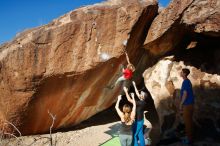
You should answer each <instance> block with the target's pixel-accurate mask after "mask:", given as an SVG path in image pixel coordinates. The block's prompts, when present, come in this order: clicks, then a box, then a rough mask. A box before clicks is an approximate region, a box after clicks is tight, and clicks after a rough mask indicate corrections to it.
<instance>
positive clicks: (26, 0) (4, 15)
mask: <svg viewBox="0 0 220 146" xmlns="http://www.w3.org/2000/svg"><path fill="white" fill-rule="evenodd" d="M101 1H104V0H0V19H1V21H0V44H2V43H4V42H6V41H9V40H11V39H12V38H13V37H14V36H15V35H16V33H18V32H21V31H23V30H25V29H27V28H33V27H37V26H40V25H42V24H47V23H49V22H50V21H51V20H53V19H55V18H57V17H59V16H61V15H63V14H65V13H67V12H69V11H71V10H73V9H75V8H78V7H80V6H84V5H89V4H94V3H98V2H101ZM169 1H170V0H159V3H160V5H162V6H164V7H165V6H166V5H167V4H168V3H169Z"/></svg>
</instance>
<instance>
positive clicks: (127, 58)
mask: <svg viewBox="0 0 220 146" xmlns="http://www.w3.org/2000/svg"><path fill="white" fill-rule="evenodd" d="M125 56H126V60H127V62H128V64H131V62H130V60H129V57H128V54H127V52H125Z"/></svg>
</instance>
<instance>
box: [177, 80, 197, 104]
mask: <svg viewBox="0 0 220 146" xmlns="http://www.w3.org/2000/svg"><path fill="white" fill-rule="evenodd" d="M184 90H185V91H186V92H187V97H186V100H185V101H184V102H183V105H190V104H194V95H193V90H192V84H191V82H190V80H189V79H185V80H184V81H183V83H182V87H181V91H180V95H181V97H182V96H183V91H184Z"/></svg>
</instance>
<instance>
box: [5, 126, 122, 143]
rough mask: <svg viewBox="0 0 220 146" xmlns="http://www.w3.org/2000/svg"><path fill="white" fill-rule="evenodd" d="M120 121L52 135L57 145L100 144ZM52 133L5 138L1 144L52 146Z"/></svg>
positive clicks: (110, 136) (109, 137) (116, 128)
mask: <svg viewBox="0 0 220 146" xmlns="http://www.w3.org/2000/svg"><path fill="white" fill-rule="evenodd" d="M119 123H120V122H113V123H108V124H104V125H99V126H91V127H87V128H84V129H81V130H75V131H70V132H57V133H54V134H53V135H52V138H53V144H54V145H56V146H99V145H101V144H103V143H104V142H106V141H108V140H109V139H111V138H112V135H113V134H115V133H117V130H118V126H119ZM49 137H50V135H49V134H45V135H36V136H24V137H20V138H19V139H11V140H5V141H3V142H2V144H1V146H50V139H49Z"/></svg>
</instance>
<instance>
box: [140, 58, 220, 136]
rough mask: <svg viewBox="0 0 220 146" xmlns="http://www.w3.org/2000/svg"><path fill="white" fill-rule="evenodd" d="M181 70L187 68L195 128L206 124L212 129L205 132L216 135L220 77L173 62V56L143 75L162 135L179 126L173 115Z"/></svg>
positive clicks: (177, 98)
mask: <svg viewBox="0 0 220 146" xmlns="http://www.w3.org/2000/svg"><path fill="white" fill-rule="evenodd" d="M182 68H188V69H190V72H191V73H190V75H189V79H190V80H191V82H192V85H193V90H194V95H195V97H196V98H195V107H194V122H195V123H196V124H197V126H204V127H206V128H207V125H206V124H209V127H213V129H209V130H208V131H209V132H210V131H212V130H214V131H215V132H220V125H219V121H220V113H219V110H220V90H219V88H220V75H218V74H209V73H206V72H203V71H201V69H197V68H195V67H194V66H190V65H186V64H184V62H183V61H176V59H175V57H174V56H170V57H166V58H164V59H162V60H160V61H159V62H158V63H157V64H156V65H154V66H153V67H151V68H148V69H147V70H146V71H145V72H144V74H143V76H144V79H145V85H146V87H147V88H148V90H149V91H150V93H151V95H152V98H153V99H154V104H155V107H156V109H157V112H158V115H159V119H160V126H161V130H162V132H165V131H166V130H169V129H170V128H177V127H175V126H177V125H178V123H176V122H181V121H180V119H178V118H179V117H178V116H177V115H178V112H177V111H178V106H179V101H180V88H181V85H182V81H183V79H182V78H181V77H180V72H181V70H182ZM211 125H212V126H211ZM199 128H201V127H199ZM206 128H204V129H203V130H205V129H206ZM206 130H207V129H206ZM200 134H201V133H200Z"/></svg>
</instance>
